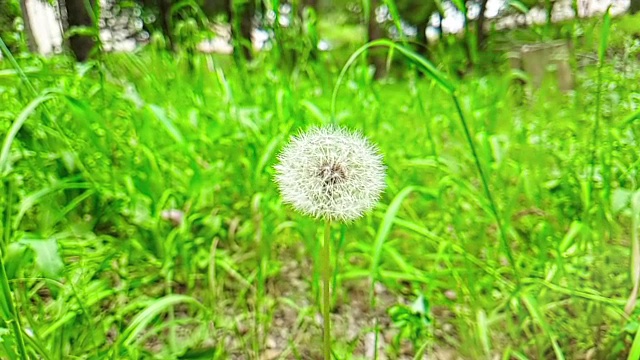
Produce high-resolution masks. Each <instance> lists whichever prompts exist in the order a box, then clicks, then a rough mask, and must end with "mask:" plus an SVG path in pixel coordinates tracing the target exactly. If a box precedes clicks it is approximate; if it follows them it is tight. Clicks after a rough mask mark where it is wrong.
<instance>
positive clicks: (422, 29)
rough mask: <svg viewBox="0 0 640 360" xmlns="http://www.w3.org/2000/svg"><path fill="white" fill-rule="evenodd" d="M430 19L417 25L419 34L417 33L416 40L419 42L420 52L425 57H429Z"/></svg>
mask: <svg viewBox="0 0 640 360" xmlns="http://www.w3.org/2000/svg"><path fill="white" fill-rule="evenodd" d="M429 20H430V19H426V20H425V21H423V22H421V23H419V24H418V25H416V28H417V31H418V34H417V35H416V41H417V42H418V54H420V55H422V56H423V57H425V58H429V39H427V27H428V26H429Z"/></svg>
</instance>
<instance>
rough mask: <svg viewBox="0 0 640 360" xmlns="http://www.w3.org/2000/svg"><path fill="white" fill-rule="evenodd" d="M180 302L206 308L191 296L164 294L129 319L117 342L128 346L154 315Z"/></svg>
mask: <svg viewBox="0 0 640 360" xmlns="http://www.w3.org/2000/svg"><path fill="white" fill-rule="evenodd" d="M180 303H185V304H192V305H196V306H197V307H200V308H202V309H204V310H206V308H205V307H204V305H202V304H201V303H200V302H199V301H198V300H196V299H194V298H192V297H191V296H187V295H177V294H171V295H168V296H165V297H163V298H162V299H159V300H157V301H155V302H153V303H152V304H151V305H149V306H147V307H146V308H145V309H144V310H143V311H141V312H140V313H138V315H136V316H135V317H134V318H133V319H132V320H131V323H130V324H129V326H127V328H126V329H125V330H124V332H123V333H122V335H121V336H120V339H119V340H118V344H119V345H124V346H130V345H131V344H133V343H134V342H135V341H136V339H137V338H138V337H139V336H140V334H141V333H142V332H143V331H144V329H145V328H146V327H147V325H149V323H150V322H151V321H153V319H155V318H156V316H158V315H159V314H160V313H161V312H163V311H167V310H169V309H170V308H172V307H173V306H175V305H177V304H180ZM116 348H117V346H116Z"/></svg>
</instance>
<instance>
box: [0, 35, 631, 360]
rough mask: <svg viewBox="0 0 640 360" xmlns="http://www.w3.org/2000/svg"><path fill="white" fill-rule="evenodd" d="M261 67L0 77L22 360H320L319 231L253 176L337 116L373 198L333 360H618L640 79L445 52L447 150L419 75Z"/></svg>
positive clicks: (159, 60) (107, 61)
mask: <svg viewBox="0 0 640 360" xmlns="http://www.w3.org/2000/svg"><path fill="white" fill-rule="evenodd" d="M614 25H615V24H614ZM593 50H595V49H593ZM263 56H264V58H262V59H258V61H257V62H256V63H255V64H253V65H252V66H249V68H248V70H246V71H242V70H241V69H239V68H236V67H234V66H233V64H232V63H231V61H230V59H229V58H225V57H220V56H214V55H204V54H199V55H196V56H195V57H193V58H191V59H186V58H185V57H184V56H183V55H176V56H170V55H169V54H167V53H163V52H157V51H154V50H153V49H145V50H143V51H141V52H140V53H137V54H111V55H107V56H105V58H104V59H102V60H101V61H99V62H98V61H96V62H94V63H91V64H89V65H83V66H73V65H72V64H71V63H70V62H68V61H67V60H66V59H65V58H53V59H46V60H43V59H36V58H28V59H22V60H19V64H18V66H19V67H20V69H23V70H25V73H26V77H27V78H28V79H29V83H30V84H31V85H30V86H32V87H33V91H32V90H31V89H30V87H29V86H28V85H26V84H25V83H24V81H23V80H21V78H20V76H18V75H19V74H17V73H15V70H16V67H15V66H12V65H11V64H9V63H6V62H3V63H0V64H1V66H3V69H2V70H1V71H3V72H2V73H0V104H2V106H1V107H0V129H2V131H0V141H2V144H9V145H8V146H6V147H3V149H4V148H6V149H8V150H7V151H6V152H5V151H0V171H2V174H3V178H2V182H1V188H0V204H2V209H3V210H4V211H3V212H2V222H1V224H2V234H3V242H2V249H3V255H4V261H5V266H6V270H7V275H8V278H9V280H10V283H11V286H12V288H13V292H14V299H15V303H16V304H17V307H18V310H19V313H20V320H21V324H22V328H23V330H24V332H25V335H24V336H25V340H26V341H25V343H26V347H27V351H28V352H29V353H30V354H31V355H34V354H39V356H40V357H42V358H49V359H58V358H73V357H88V358H114V359H115V358H117V359H123V358H150V357H155V358H172V357H179V356H183V358H187V356H190V358H208V359H210V358H220V359H224V358H243V357H247V358H249V357H251V356H254V355H256V356H257V354H256V353H259V354H261V355H262V356H265V357H266V356H271V355H272V356H273V357H272V358H278V357H280V358H283V359H285V358H287V359H288V358H319V357H320V356H321V351H320V350H321V348H320V346H318V344H320V341H321V339H322V333H321V322H319V321H318V319H317V316H318V309H317V306H316V305H315V304H316V302H317V301H316V300H317V297H318V296H320V294H321V292H320V290H321V287H320V285H319V284H320V274H321V273H320V271H319V269H320V257H319V256H320V251H321V248H322V247H321V246H320V245H321V244H322V241H321V240H322V235H323V233H322V229H318V228H319V227H318V226H317V225H316V224H315V223H314V222H313V221H311V220H309V219H306V218H305V217H303V216H301V215H297V214H296V213H294V212H293V211H292V210H291V209H289V208H288V207H287V206H285V205H283V204H282V202H281V199H280V196H279V195H278V192H277V188H276V186H275V184H274V183H273V181H272V178H273V164H274V163H275V161H276V159H275V157H276V154H277V153H278V152H279V151H280V149H282V147H283V146H284V144H285V142H286V141H287V139H288V138H289V135H291V134H296V133H297V132H298V130H299V129H305V128H308V127H309V126H310V125H320V124H324V123H329V122H331V121H335V122H337V123H339V124H341V125H343V126H345V127H348V128H351V129H358V130H360V131H362V132H363V133H364V134H365V135H366V136H367V137H369V138H370V139H371V140H372V142H374V143H376V144H378V145H379V147H380V152H381V153H382V154H384V161H385V165H387V166H388V175H387V185H388V188H387V190H386V192H385V194H384V195H383V198H382V201H381V203H380V204H379V205H378V206H377V207H376V209H375V210H374V211H373V212H372V213H371V214H369V215H367V216H365V217H364V218H363V219H362V220H359V221H358V222H356V223H354V224H352V225H348V226H343V227H342V228H341V229H340V228H338V227H336V228H335V231H334V232H335V234H334V241H335V244H336V246H335V247H334V249H333V253H332V259H334V264H333V265H334V266H333V268H334V278H333V281H334V283H335V284H339V286H335V287H334V288H335V289H339V291H337V292H336V293H334V294H333V299H332V300H333V302H334V303H335V314H334V315H335V318H332V320H333V323H334V337H333V338H334V343H335V344H334V346H333V350H334V352H335V354H336V355H339V356H340V357H341V358H362V357H363V356H364V354H367V353H368V352H369V351H370V350H371V347H372V346H373V345H374V344H375V343H377V344H378V345H379V347H380V348H379V349H378V353H386V354H388V355H390V356H392V357H394V356H395V357H399V356H400V354H403V355H406V356H410V357H411V356H415V354H416V353H418V352H419V351H422V352H426V353H427V354H433V353H439V352H445V351H448V350H451V349H453V350H454V351H455V352H456V353H457V354H459V355H460V356H461V357H464V358H470V359H477V358H485V357H486V358H491V357H493V356H495V355H499V356H501V357H504V358H519V359H525V358H530V359H542V358H554V357H555V358H561V357H562V356H564V357H566V358H576V357H579V356H583V355H584V354H587V353H590V352H593V351H595V352H596V355H597V356H598V357H600V358H615V359H617V358H624V357H625V356H626V353H627V352H628V351H630V349H631V344H632V342H633V340H634V336H635V334H636V333H637V332H638V323H637V321H636V320H635V319H636V318H637V310H633V312H632V313H631V314H627V313H625V305H627V304H628V299H629V297H630V294H632V289H633V285H634V284H633V280H636V278H637V275H634V274H635V271H636V270H634V269H636V268H634V267H631V268H630V266H629V262H630V259H632V249H633V248H634V247H632V246H631V244H636V245H634V246H637V241H638V240H637V224H638V219H637V217H638V208H639V207H640V205H639V204H638V201H639V200H638V198H639V195H638V185H637V184H638V182H639V180H640V179H639V178H638V164H640V157H639V152H638V146H639V144H638V136H639V135H640V134H639V131H640V128H639V127H638V120H637V119H638V117H637V116H633V114H637V111H638V105H639V103H640V100H639V99H638V96H637V94H638V91H640V90H639V87H640V82H639V81H638V79H639V76H640V75H638V74H639V73H638V70H637V67H636V68H634V67H630V68H628V69H627V70H626V71H625V72H620V71H617V70H616V69H617V66H618V64H619V62H618V61H622V60H624V59H620V58H617V57H615V58H612V59H610V61H609V62H606V63H604V64H603V66H602V68H601V69H600V70H598V69H596V68H595V67H593V68H590V67H586V68H585V69H583V70H581V72H580V73H579V78H578V80H579V81H578V86H577V88H576V90H575V92H572V93H568V94H563V93H560V92H559V91H558V90H556V89H555V88H554V87H553V86H552V85H551V84H548V85H546V86H544V87H543V88H542V89H540V90H538V91H536V92H535V93H534V94H533V95H532V96H525V95H523V94H524V92H523V91H521V89H520V85H519V84H516V83H515V82H513V81H512V77H511V75H510V74H509V73H508V72H507V71H506V70H505V71H502V70H501V71H497V70H496V71H493V72H491V73H489V74H487V75H480V74H477V75H473V76H468V77H466V78H465V79H461V80H460V79H456V78H455V77H454V76H453V75H451V74H448V73H446V72H444V70H446V69H447V68H449V67H450V65H449V64H446V61H447V58H446V54H445V55H444V56H442V60H441V61H440V62H435V63H434V66H435V68H434V69H433V70H434V71H437V72H438V74H440V72H442V74H443V76H446V79H448V80H447V81H451V82H452V83H453V82H455V86H456V89H455V95H456V97H457V99H458V102H459V104H460V111H461V112H462V113H463V114H464V117H465V119H466V121H467V123H466V125H468V130H469V135H470V138H469V139H467V138H466V136H465V127H464V125H463V123H461V121H460V117H459V113H458V111H457V109H456V103H455V102H454V101H452V98H451V94H450V93H447V91H443V86H442V85H443V83H442V81H440V82H439V83H438V82H437V81H434V80H433V77H430V76H425V77H418V76H414V75H413V74H412V73H408V74H407V75H406V76H405V78H404V79H403V80H398V81H396V82H392V83H376V82H373V81H372V79H371V76H370V73H368V72H367V71H366V70H365V69H364V68H363V67H362V66H360V64H359V63H358V62H354V66H353V67H350V68H348V69H347V70H345V72H344V77H343V78H342V81H341V83H340V85H339V89H338V90H337V91H335V88H336V84H337V83H338V72H339V71H340V68H337V67H336V68H334V69H332V68H330V69H327V68H324V67H322V66H320V65H317V66H316V65H313V64H307V65H306V66H305V67H304V68H296V69H293V70H292V69H284V68H280V67H278V66H277V65H276V64H274V63H272V62H270V61H269V58H268V56H267V55H263ZM323 56H324V55H323ZM327 56H329V55H327ZM345 60H346V59H345ZM332 61H335V59H332ZM189 62H191V64H192V66H191V67H190V65H189ZM441 62H442V63H441ZM341 63H343V62H341ZM12 71H13V73H11V72H12ZM598 71H600V73H601V78H602V83H601V85H598V81H597V74H598ZM445 83H446V81H445ZM445 85H446V84H445ZM599 86H601V87H602V89H605V91H604V92H602V94H601V97H600V101H599V103H600V105H599V106H600V108H601V110H599V112H600V113H601V115H599V116H601V118H600V126H599V130H598V131H597V132H596V134H597V136H598V137H597V139H595V140H597V141H596V142H595V143H596V144H597V146H595V152H592V148H594V146H593V145H592V144H593V143H594V138H593V134H594V119H596V116H597V113H598V110H597V104H598V101H597V96H596V93H597V89H598V88H599ZM444 90H447V87H446V86H444ZM450 90H451V89H450ZM333 94H336V96H335V99H332V95H333ZM332 100H335V103H333V102H332ZM12 127H13V128H14V129H16V131H11V129H12ZM470 143H472V144H473V146H474V147H475V149H476V154H475V155H476V156H475V157H474V153H473V152H472V151H471V150H470ZM478 168H482V169H483V171H484V173H485V177H486V182H487V189H484V187H483V182H482V178H481V177H480V176H479V172H478ZM592 169H593V170H592ZM592 172H593V181H590V174H591V173H592ZM589 189H590V190H589ZM487 193H491V194H492V196H493V203H494V204H492V201H490V200H489V199H488V198H487V196H486V194H487ZM585 194H587V195H588V196H585ZM494 206H495V208H494ZM171 209H173V210H179V211H181V212H183V216H182V217H181V218H180V219H178V220H176V221H174V222H172V221H169V220H168V219H166V217H165V218H163V211H165V210H171ZM496 218H499V219H500V220H501V222H502V223H501V225H497V222H496ZM501 228H502V229H503V230H504V236H505V238H504V240H501V236H500V231H501ZM347 234H348V235H347ZM505 247H508V251H510V252H511V254H512V257H513V261H510V259H509V256H508V255H507V254H508V253H507V251H506V250H505ZM634 259H635V261H638V260H637V256H636V257H635V258H634ZM60 260H61V261H62V264H63V265H64V266H62V267H61V266H59V265H60V262H59V261H60ZM636 266H637V265H636ZM372 280H373V281H374V283H372V282H371V281H372ZM421 297H422V298H424V299H426V300H427V308H426V309H425V308H422V309H420V308H416V307H415V306H413V307H412V305H415V304H416V303H417V304H420V303H421V302H416V300H418V299H422V298H421ZM372 299H373V300H374V301H372ZM391 309H393V311H390V310H391ZM631 309H633V307H631ZM3 315H5V314H3ZM392 315H393V316H392ZM6 320H9V319H5V321H6ZM4 328H6V329H7V330H6V331H4V330H3V332H2V333H1V335H2V338H3V339H8V340H7V341H5V342H3V343H2V345H0V348H1V350H0V352H2V357H7V358H16V356H18V355H17V353H16V352H15V351H13V350H12V344H13V342H12V340H11V339H13V337H11V336H10V335H9V334H10V331H11V328H10V327H9V326H8V325H6V326H4ZM0 330H2V329H0ZM638 349H640V346H639V345H638V341H637V339H636V342H635V347H634V349H633V351H635V352H636V353H637V352H638V351H639V350H638ZM269 354H271V355H269Z"/></svg>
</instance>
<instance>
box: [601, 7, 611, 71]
mask: <svg viewBox="0 0 640 360" xmlns="http://www.w3.org/2000/svg"><path fill="white" fill-rule="evenodd" d="M610 11H611V6H609V7H608V8H607V11H606V12H605V13H604V16H603V18H602V20H603V24H602V33H601V36H600V48H599V49H598V61H599V63H600V65H602V64H603V62H604V56H605V54H606V52H607V44H608V42H609V32H611V12H610Z"/></svg>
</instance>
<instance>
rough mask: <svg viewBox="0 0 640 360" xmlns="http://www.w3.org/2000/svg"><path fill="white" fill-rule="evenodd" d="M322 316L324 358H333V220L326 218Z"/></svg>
mask: <svg viewBox="0 0 640 360" xmlns="http://www.w3.org/2000/svg"><path fill="white" fill-rule="evenodd" d="M322 245H323V246H322V282H323V285H322V302H323V306H322V318H323V320H324V326H323V327H324V329H323V330H324V359H325V360H331V317H330V313H331V289H330V288H329V282H330V280H331V220H328V219H327V220H325V224H324V243H323V244H322Z"/></svg>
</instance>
